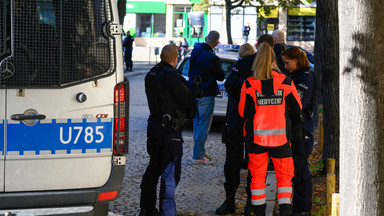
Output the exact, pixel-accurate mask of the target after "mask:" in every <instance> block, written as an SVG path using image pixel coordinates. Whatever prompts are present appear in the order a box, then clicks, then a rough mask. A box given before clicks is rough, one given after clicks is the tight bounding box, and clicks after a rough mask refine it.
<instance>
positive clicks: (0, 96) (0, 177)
mask: <svg viewBox="0 0 384 216" xmlns="http://www.w3.org/2000/svg"><path fill="white" fill-rule="evenodd" d="M4 120H5V90H3V89H0V192H2V191H4V146H5V143H4V133H5V128H4Z"/></svg>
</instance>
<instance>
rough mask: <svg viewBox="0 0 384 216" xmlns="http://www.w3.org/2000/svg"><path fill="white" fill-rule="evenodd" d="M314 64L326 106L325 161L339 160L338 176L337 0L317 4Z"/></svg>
mask: <svg viewBox="0 0 384 216" xmlns="http://www.w3.org/2000/svg"><path fill="white" fill-rule="evenodd" d="M315 61H316V62H315V65H316V67H315V73H316V75H317V78H318V84H319V88H318V99H319V100H318V101H319V103H322V104H323V107H324V112H323V113H324V121H323V125H324V127H323V128H324V149H323V158H324V159H327V158H334V159H336V173H338V170H339V138H340V128H339V121H340V114H339V68H338V65H339V23H338V11H337V0H322V1H318V2H317V9H316V43H315ZM325 161H326V160H325ZM325 167H327V166H325Z"/></svg>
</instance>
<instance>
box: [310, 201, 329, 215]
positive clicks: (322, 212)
mask: <svg viewBox="0 0 384 216" xmlns="http://www.w3.org/2000/svg"><path fill="white" fill-rule="evenodd" d="M313 202H314V203H316V204H318V205H320V206H321V209H320V210H319V211H318V212H314V211H312V215H313V216H322V215H324V214H325V211H326V210H327V206H326V205H325V201H324V200H321V199H319V198H317V197H315V198H314V199H313Z"/></svg>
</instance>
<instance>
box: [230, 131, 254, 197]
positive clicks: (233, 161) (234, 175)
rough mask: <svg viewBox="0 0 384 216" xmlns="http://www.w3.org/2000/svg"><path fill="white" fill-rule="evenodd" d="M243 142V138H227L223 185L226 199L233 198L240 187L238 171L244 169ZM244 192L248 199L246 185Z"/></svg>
mask: <svg viewBox="0 0 384 216" xmlns="http://www.w3.org/2000/svg"><path fill="white" fill-rule="evenodd" d="M244 141H245V138H244V137H243V136H239V137H237V138H236V139H235V138H232V137H231V138H228V139H227V140H226V143H225V147H226V156H225V164H224V176H225V183H224V188H225V192H226V197H227V198H232V197H233V198H235V195H236V190H237V188H238V187H239V185H240V171H241V168H243V167H244V164H245V163H247V162H248V161H245V160H246V159H245V158H244V150H245V149H244ZM246 192H247V194H248V198H250V191H249V185H247V188H246Z"/></svg>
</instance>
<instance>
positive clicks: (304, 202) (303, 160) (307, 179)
mask: <svg viewBox="0 0 384 216" xmlns="http://www.w3.org/2000/svg"><path fill="white" fill-rule="evenodd" d="M304 135H305V138H304V140H303V142H302V143H300V145H296V144H292V156H293V163H294V165H295V176H294V177H293V179H292V180H293V191H294V193H293V206H292V207H293V211H294V212H307V211H311V209H312V175H311V171H310V170H309V163H308V157H309V155H310V154H311V152H312V149H313V141H314V140H313V135H312V134H311V133H308V132H305V131H304Z"/></svg>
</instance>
